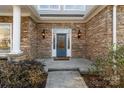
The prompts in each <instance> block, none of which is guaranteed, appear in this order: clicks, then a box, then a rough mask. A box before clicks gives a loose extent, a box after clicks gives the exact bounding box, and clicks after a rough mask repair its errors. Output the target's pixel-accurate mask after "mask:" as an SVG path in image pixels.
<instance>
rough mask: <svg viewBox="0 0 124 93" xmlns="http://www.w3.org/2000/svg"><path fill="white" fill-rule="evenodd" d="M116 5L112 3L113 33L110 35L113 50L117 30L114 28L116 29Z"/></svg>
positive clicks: (115, 43) (114, 48)
mask: <svg viewBox="0 0 124 93" xmlns="http://www.w3.org/2000/svg"><path fill="white" fill-rule="evenodd" d="M116 7H117V6H116V5H114V6H113V34H112V36H113V51H116V47H117V32H116V30H117V28H116V27H117V23H116V19H117V18H116V15H117V14H116V12H117V11H116Z"/></svg>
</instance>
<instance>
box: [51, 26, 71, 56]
mask: <svg viewBox="0 0 124 93" xmlns="http://www.w3.org/2000/svg"><path fill="white" fill-rule="evenodd" d="M71 32H72V31H71V29H69V28H53V29H52V57H56V56H57V55H56V51H57V47H56V45H57V34H58V33H60V34H63V33H65V34H66V35H67V37H66V48H67V53H66V54H67V57H71V48H72V47H71V44H72V41H71ZM68 39H69V40H68ZM68 41H69V42H68ZM68 44H70V45H69V46H70V48H68Z"/></svg>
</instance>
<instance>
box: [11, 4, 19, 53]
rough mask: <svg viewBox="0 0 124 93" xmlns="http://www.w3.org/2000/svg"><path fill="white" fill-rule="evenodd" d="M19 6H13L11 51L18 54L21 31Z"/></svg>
mask: <svg viewBox="0 0 124 93" xmlns="http://www.w3.org/2000/svg"><path fill="white" fill-rule="evenodd" d="M20 27H21V8H20V6H16V5H14V6H13V40H12V41H13V42H12V50H11V53H14V54H18V53H20V52H21V50H20V36H21V35H20V33H21V32H20V31H21V28H20Z"/></svg>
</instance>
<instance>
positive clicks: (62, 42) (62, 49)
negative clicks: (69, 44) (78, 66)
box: [57, 34, 66, 57]
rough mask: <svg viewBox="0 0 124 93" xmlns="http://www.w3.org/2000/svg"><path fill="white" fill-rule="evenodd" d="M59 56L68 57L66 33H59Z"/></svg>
mask: <svg viewBox="0 0 124 93" xmlns="http://www.w3.org/2000/svg"><path fill="white" fill-rule="evenodd" d="M57 57H66V34H57Z"/></svg>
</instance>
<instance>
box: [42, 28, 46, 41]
mask: <svg viewBox="0 0 124 93" xmlns="http://www.w3.org/2000/svg"><path fill="white" fill-rule="evenodd" d="M45 31H46V30H45V29H43V31H42V37H43V39H45Z"/></svg>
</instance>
